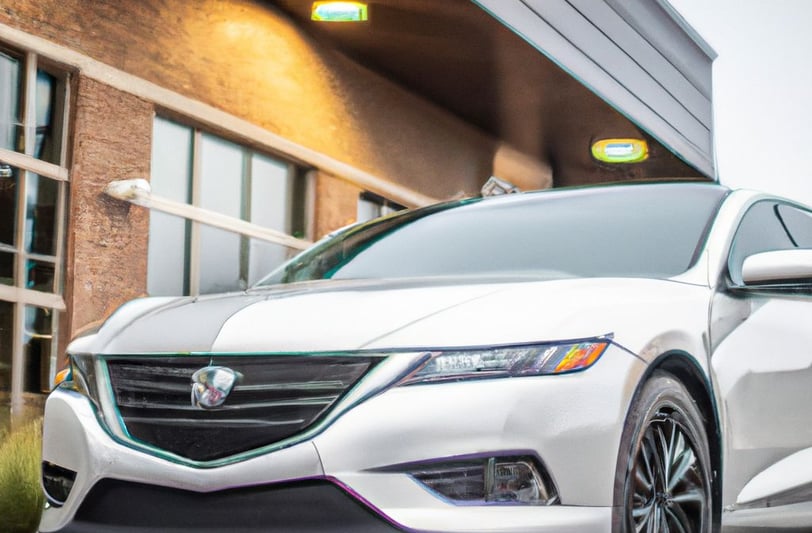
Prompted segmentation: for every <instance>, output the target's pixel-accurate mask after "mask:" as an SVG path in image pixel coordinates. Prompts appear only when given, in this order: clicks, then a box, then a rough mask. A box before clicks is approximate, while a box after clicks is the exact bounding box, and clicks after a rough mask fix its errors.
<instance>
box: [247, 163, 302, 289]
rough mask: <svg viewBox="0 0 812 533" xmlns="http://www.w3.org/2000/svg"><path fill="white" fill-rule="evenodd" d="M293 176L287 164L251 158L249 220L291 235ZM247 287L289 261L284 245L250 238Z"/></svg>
mask: <svg viewBox="0 0 812 533" xmlns="http://www.w3.org/2000/svg"><path fill="white" fill-rule="evenodd" d="M293 193H294V191H293V177H292V176H291V175H290V172H289V171H288V164H287V163H285V162H282V161H277V160H274V159H272V158H270V157H266V156H264V155H260V154H254V156H253V157H252V158H251V202H250V205H251V214H250V221H251V222H253V223H254V224H259V225H260V226H264V227H266V228H271V229H275V230H277V231H281V232H283V233H287V234H290V233H291V222H290V206H291V201H292V199H293ZM248 257H249V267H248V284H249V285H253V284H254V283H256V282H257V281H259V280H260V279H262V278H263V277H264V276H265V275H267V274H268V273H269V272H270V271H271V270H273V269H274V268H276V267H278V266H279V265H281V264H282V263H283V262H285V260H286V259H287V258H288V249H287V248H286V247H285V246H281V245H279V244H274V243H270V242H265V241H260V240H257V239H251V240H250V241H249V249H248Z"/></svg>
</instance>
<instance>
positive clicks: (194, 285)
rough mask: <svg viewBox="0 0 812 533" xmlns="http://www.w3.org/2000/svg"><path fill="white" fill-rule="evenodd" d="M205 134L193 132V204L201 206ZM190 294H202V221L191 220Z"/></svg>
mask: <svg viewBox="0 0 812 533" xmlns="http://www.w3.org/2000/svg"><path fill="white" fill-rule="evenodd" d="M202 140H203V136H202V134H201V133H200V131H198V130H194V132H193V134H192V175H191V180H192V205H194V206H200V194H201V193H200V189H201V167H202V156H203V154H202V152H201V144H202ZM189 232H190V235H189V260H188V264H189V294H192V295H197V294H200V223H198V222H195V221H191V227H190V229H189Z"/></svg>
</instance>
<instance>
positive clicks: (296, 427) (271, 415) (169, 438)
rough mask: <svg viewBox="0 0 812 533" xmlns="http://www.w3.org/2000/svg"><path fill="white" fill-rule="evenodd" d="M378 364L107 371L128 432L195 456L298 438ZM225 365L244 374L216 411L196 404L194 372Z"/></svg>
mask: <svg viewBox="0 0 812 533" xmlns="http://www.w3.org/2000/svg"><path fill="white" fill-rule="evenodd" d="M379 361H380V359H379V358H374V357H361V356H343V357H342V356H301V355H298V356H287V355H273V356H227V357H219V358H211V357H187V356H174V357H154V356H142V357H114V358H108V359H107V368H108V371H109V375H110V381H111V384H112V387H113V392H114V397H115V401H116V404H117V406H118V409H119V413H120V415H121V418H122V420H123V423H124V425H125V427H126V430H127V432H128V433H129V435H130V436H131V437H132V438H133V439H134V440H136V441H140V442H142V443H146V444H149V445H152V446H155V447H157V448H160V449H163V450H166V451H169V452H172V453H174V454H177V455H180V456H182V457H186V458H188V459H191V460H194V461H212V460H216V459H222V458H225V457H229V456H232V455H235V454H238V453H242V452H246V451H249V450H253V449H256V448H260V447H262V446H267V445H270V444H274V443H276V442H279V441H281V440H284V439H287V438H289V437H292V436H295V435H297V434H298V433H301V432H303V431H305V430H306V429H307V428H309V427H310V426H312V425H313V424H315V423H317V422H318V421H319V420H320V419H321V418H322V417H324V415H325V414H326V413H327V412H328V411H329V410H330V408H331V407H332V406H333V405H334V404H335V403H336V401H337V400H338V399H339V398H341V396H342V395H343V394H344V393H346V392H347V391H348V390H349V389H351V388H352V386H353V385H354V384H355V383H357V382H358V380H359V379H361V377H362V376H363V375H364V374H365V373H366V372H368V371H369V370H370V369H371V368H372V367H373V366H375V365H376V364H377V363H378V362H379ZM214 365H219V366H225V367H228V368H230V369H231V370H233V371H235V372H236V373H238V374H239V375H240V379H239V381H238V382H237V384H236V385H235V386H234V389H233V390H232V391H231V394H230V395H229V396H228V398H227V399H226V401H225V403H224V404H223V405H221V406H220V407H217V408H214V409H201V408H200V407H197V406H194V405H192V401H191V392H192V374H194V373H195V371H197V370H199V369H201V368H203V367H206V366H214Z"/></svg>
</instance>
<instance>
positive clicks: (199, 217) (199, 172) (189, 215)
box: [147, 109, 316, 296]
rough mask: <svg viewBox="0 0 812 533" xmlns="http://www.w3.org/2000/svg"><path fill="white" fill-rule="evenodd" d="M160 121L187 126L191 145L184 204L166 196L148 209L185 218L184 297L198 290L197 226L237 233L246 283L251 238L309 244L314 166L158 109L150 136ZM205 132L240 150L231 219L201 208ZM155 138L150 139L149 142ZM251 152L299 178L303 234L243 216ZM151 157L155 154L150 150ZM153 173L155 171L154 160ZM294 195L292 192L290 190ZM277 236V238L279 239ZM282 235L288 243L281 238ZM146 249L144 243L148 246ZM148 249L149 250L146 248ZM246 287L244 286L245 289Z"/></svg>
mask: <svg viewBox="0 0 812 533" xmlns="http://www.w3.org/2000/svg"><path fill="white" fill-rule="evenodd" d="M159 119H160V120H164V121H167V122H171V123H173V124H175V125H178V126H181V127H183V128H187V129H188V130H189V132H190V134H191V146H190V155H191V157H190V161H189V169H188V177H187V180H188V183H187V184H186V187H187V191H188V196H187V201H186V202H179V201H175V200H170V199H167V198H163V197H159V196H158V197H151V199H150V201H149V205H148V207H150V208H152V209H156V210H158V211H161V212H163V213H167V214H170V215H174V216H177V217H180V218H182V219H183V220H185V223H186V229H185V234H186V238H185V242H184V247H185V249H184V267H183V268H184V276H183V277H184V280H183V291H184V292H183V296H198V295H200V294H201V292H200V287H201V270H202V269H201V240H202V239H201V229H202V228H201V226H203V225H209V226H211V227H216V228H219V229H222V230H225V231H229V232H231V233H234V234H236V235H238V236H239V237H240V257H239V261H240V265H239V270H240V279H241V280H242V279H243V278H245V279H244V280H245V282H246V283H248V282H249V277H250V273H249V272H247V271H246V270H247V269H248V268H249V267H248V264H249V263H250V257H249V252H248V251H247V249H248V247H249V243H250V240H251V239H260V240H264V241H266V242H271V243H275V244H279V245H281V246H285V247H287V248H288V249H293V250H294V251H299V250H301V249H303V248H304V247H306V246H307V245H309V244H312V242H311V241H312V235H313V228H314V214H315V209H314V204H315V201H314V198H315V189H316V185H315V181H316V180H315V172H316V171H315V169H314V168H312V167H310V166H306V165H303V164H302V163H300V162H298V161H296V160H294V159H292V158H290V157H286V156H284V155H280V154H277V153H273V152H271V151H269V150H267V149H263V147H258V146H256V145H255V144H251V143H246V142H243V141H241V140H239V139H236V138H235V136H229V135H228V132H223V131H212V130H210V129H206V128H204V127H201V126H200V125H198V124H195V123H194V122H193V121H190V120H188V119H184V118H183V117H179V116H178V115H177V114H175V113H163V112H161V110H160V109H159V110H156V113H155V115H154V117H153V135H154V124H155V121H157V120H159ZM204 136H208V137H210V138H215V139H219V140H221V141H225V142H227V143H231V144H234V145H235V146H237V147H238V148H240V150H241V156H242V160H243V164H242V170H241V175H240V176H239V179H236V180H234V184H235V186H239V187H240V195H241V214H240V217H239V218H237V217H233V216H229V215H225V214H223V213H219V212H216V211H212V210H209V209H206V208H203V207H201V197H202V185H203V177H202V176H203V163H202V152H203V151H202V144H203V138H204ZM153 142H154V140H153ZM254 156H261V157H266V158H270V159H273V160H275V161H277V162H279V163H282V164H285V165H287V175H288V176H289V177H290V178H292V179H293V180H300V183H301V184H300V186H299V188H298V194H295V196H296V198H297V200H298V203H297V204H296V205H298V206H299V207H300V208H301V210H302V215H301V220H300V222H301V227H302V229H303V233H304V234H303V235H302V236H301V237H296V236H295V235H291V234H288V233H283V232H279V231H278V230H273V229H271V228H267V227H266V226H262V225H259V224H256V223H253V222H251V221H250V220H248V219H246V218H245V217H246V216H247V211H246V209H247V208H246V206H250V204H251V187H250V185H248V184H247V182H248V183H250V180H251V177H252V175H251V172H252V171H251V167H252V165H251V161H252V158H253V157H254ZM153 157H154V154H153ZM152 163H153V165H152V166H153V171H154V166H155V165H154V160H153V161H152ZM292 194H294V193H292ZM291 204H293V202H289V204H288V205H287V207H288V208H290V207H291ZM207 217H212V218H216V222H213V223H212V224H207V223H206V218H207ZM268 233H278V235H277V236H275V235H271V236H268V235H267V234H268ZM279 237H282V238H281V239H280V238H279ZM285 237H287V238H288V239H287V240H288V241H289V242H283V241H284V240H285V239H284V238H285ZM148 250H149V247H148ZM148 253H149V251H148ZM265 275H267V272H264V273H263V274H262V275H261V276H260V277H259V278H258V279H262V277H264V276H265ZM149 278H150V272H149V270H148V271H147V286H148V289H149ZM246 288H247V287H246Z"/></svg>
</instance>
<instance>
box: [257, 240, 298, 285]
mask: <svg viewBox="0 0 812 533" xmlns="http://www.w3.org/2000/svg"><path fill="white" fill-rule="evenodd" d="M248 242H249V244H248V261H249V263H248V264H249V267H248V285H249V286H250V285H254V284H255V283H257V282H258V281H259V280H261V279H262V278H264V277H265V276H267V275H268V274H269V273H270V272H272V271H273V270H274V269H275V268H276V267H278V266H279V265H281V264H282V263H284V262H285V261H287V260H288V259H289V258H290V257H292V256H293V254H294V253H295V250H291V249H290V248H288V247H286V246H282V245H281V244H276V243H273V242H267V241H261V240H259V239H249V241H248Z"/></svg>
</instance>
